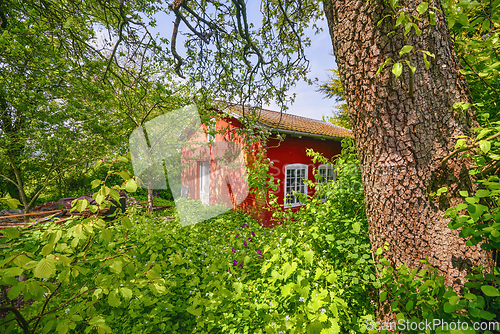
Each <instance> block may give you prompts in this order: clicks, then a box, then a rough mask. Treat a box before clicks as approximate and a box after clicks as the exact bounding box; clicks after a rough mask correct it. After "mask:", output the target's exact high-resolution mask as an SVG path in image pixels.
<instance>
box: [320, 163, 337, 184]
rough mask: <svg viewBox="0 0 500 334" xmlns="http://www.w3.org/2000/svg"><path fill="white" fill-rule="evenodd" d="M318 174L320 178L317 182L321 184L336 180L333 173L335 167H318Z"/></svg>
mask: <svg viewBox="0 0 500 334" xmlns="http://www.w3.org/2000/svg"><path fill="white" fill-rule="evenodd" d="M318 172H319V175H320V176H321V177H320V178H319V182H321V183H328V182H332V181H335V179H336V178H337V172H336V171H335V165H331V164H328V165H319V167H318Z"/></svg>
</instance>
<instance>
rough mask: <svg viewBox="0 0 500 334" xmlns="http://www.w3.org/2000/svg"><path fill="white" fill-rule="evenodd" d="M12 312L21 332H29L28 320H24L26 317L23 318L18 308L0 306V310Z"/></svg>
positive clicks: (25, 333)
mask: <svg viewBox="0 0 500 334" xmlns="http://www.w3.org/2000/svg"><path fill="white" fill-rule="evenodd" d="M8 311H10V312H12V313H14V314H15V315H16V318H17V320H18V321H19V324H20V325H21V328H22V329H23V333H24V334H30V331H29V324H28V322H27V321H26V319H24V317H23V315H22V314H21V312H19V310H18V309H16V308H15V307H3V306H0V312H8Z"/></svg>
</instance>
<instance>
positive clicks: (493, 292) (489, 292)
mask: <svg viewBox="0 0 500 334" xmlns="http://www.w3.org/2000/svg"><path fill="white" fill-rule="evenodd" d="M481 291H483V293H484V294H485V295H486V296H488V297H498V296H500V293H499V292H498V289H497V288H495V287H493V286H491V285H483V286H481Z"/></svg>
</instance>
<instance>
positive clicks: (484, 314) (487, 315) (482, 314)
mask: <svg viewBox="0 0 500 334" xmlns="http://www.w3.org/2000/svg"><path fill="white" fill-rule="evenodd" d="M479 316H480V317H481V318H483V319H486V320H490V321H491V320H493V319H495V315H494V314H493V313H491V312H488V311H486V310H481V311H479Z"/></svg>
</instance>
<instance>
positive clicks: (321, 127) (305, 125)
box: [230, 105, 354, 138]
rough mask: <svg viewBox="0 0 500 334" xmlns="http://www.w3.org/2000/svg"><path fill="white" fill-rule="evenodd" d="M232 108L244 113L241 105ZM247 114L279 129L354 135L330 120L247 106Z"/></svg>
mask: <svg viewBox="0 0 500 334" xmlns="http://www.w3.org/2000/svg"><path fill="white" fill-rule="evenodd" d="M230 109H231V110H232V111H234V112H235V113H236V114H238V115H239V116H242V115H243V108H242V107H241V106H240V105H233V106H231V107H230ZM245 116H249V117H256V120H257V121H258V122H259V123H262V124H264V125H267V126H269V127H272V128H275V129H276V130H278V131H279V130H290V131H297V132H302V133H304V135H316V136H318V135H319V136H327V137H334V138H345V137H350V138H353V137H354V136H353V133H352V131H351V130H349V129H345V128H343V127H340V126H337V125H334V124H331V123H328V122H323V121H318V120H316V119H312V118H307V117H302V116H296V115H290V114H286V113H280V112H277V111H272V110H267V109H257V108H255V109H250V108H248V107H247V108H245Z"/></svg>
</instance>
